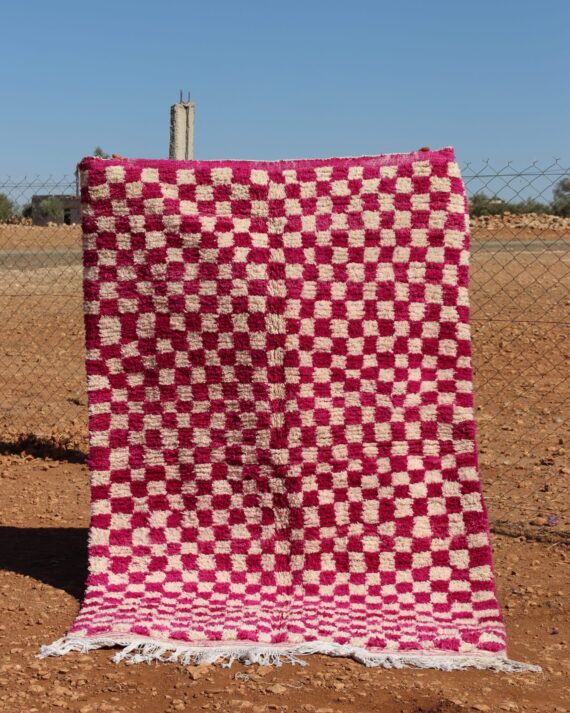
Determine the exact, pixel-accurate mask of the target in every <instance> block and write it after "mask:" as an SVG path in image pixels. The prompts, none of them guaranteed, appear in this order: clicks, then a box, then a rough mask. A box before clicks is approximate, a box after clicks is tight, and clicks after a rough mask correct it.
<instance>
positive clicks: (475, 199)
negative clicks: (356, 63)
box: [0, 146, 570, 222]
mask: <svg viewBox="0 0 570 713" xmlns="http://www.w3.org/2000/svg"><path fill="white" fill-rule="evenodd" d="M93 155H94V156H99V157H101V158H109V154H108V153H106V152H105V151H103V149H102V148H101V147H100V146H96V147H95V149H94V151H93ZM40 207H41V210H42V212H43V213H44V215H45V216H46V217H47V218H48V220H53V221H54V222H58V221H60V220H61V218H62V215H63V208H62V205H61V201H60V200H59V199H58V198H56V197H55V196H50V197H48V198H45V199H44V200H43V201H42V202H41V206H40ZM31 212H32V211H31V205H30V203H26V204H25V205H23V206H22V207H19V206H18V205H17V204H16V203H15V202H14V201H13V200H11V199H10V198H9V196H7V195H6V194H5V193H0V222H5V221H8V220H10V219H12V218H16V217H23V218H29V217H30V216H31ZM469 212H470V214H471V215H472V216H474V217H477V216H479V215H502V214H503V213H515V214H522V213H549V214H551V215H560V216H562V217H570V178H563V179H562V180H560V181H558V183H557V184H556V186H555V188H554V191H553V193H552V200H551V201H550V203H542V202H541V201H537V200H536V199H535V198H526V199H525V200H522V201H513V202H509V201H505V200H503V199H502V198H499V197H498V196H488V195H486V194H485V193H474V194H473V195H472V196H471V197H470V198H469Z"/></svg>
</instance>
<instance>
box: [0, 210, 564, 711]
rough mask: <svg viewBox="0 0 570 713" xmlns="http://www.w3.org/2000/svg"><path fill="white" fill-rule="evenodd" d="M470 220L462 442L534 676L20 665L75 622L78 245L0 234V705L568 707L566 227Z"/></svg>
mask: <svg viewBox="0 0 570 713" xmlns="http://www.w3.org/2000/svg"><path fill="white" fill-rule="evenodd" d="M519 219H520V216H519V217H517V220H519ZM509 220H510V219H509ZM474 228H475V229H474V231H473V257H472V278H471V302H472V331H473V348H474V363H475V386H476V403H477V422H478V441H479V448H480V455H481V471H482V478H483V487H484V492H485V495H486V499H487V504H488V507H489V513H490V517H491V523H492V530H493V532H494V549H495V566H496V570H497V575H498V583H499V593H500V598H501V602H502V604H503V607H504V612H505V616H506V619H507V626H508V629H509V633H510V654H511V656H512V657H513V658H518V659H520V660H525V661H531V662H534V663H539V664H541V665H542V666H543V669H544V670H543V673H542V674H522V675H521V674H494V673H492V672H484V671H483V672H477V671H468V672H453V673H438V672H427V671H414V670H404V671H387V670H383V669H366V668H364V667H363V666H361V665H359V664H356V663H353V662H350V661H346V660H342V659H327V658H324V657H313V658H310V659H308V664H309V665H308V666H307V667H305V668H299V667H297V668H292V667H290V666H285V667H283V668H281V669H268V668H260V667H258V666H253V667H243V666H238V665H234V667H232V668H231V669H223V668H219V667H215V668H205V669H202V668H201V669H199V670H196V669H191V668H188V669H184V668H181V667H179V666H177V665H168V664H165V665H151V666H128V665H126V664H121V665H119V666H115V665H114V664H112V663H111V662H110V652H109V651H98V652H94V653H93V654H90V655H88V656H80V655H75V654H74V655H69V656H67V657H64V658H57V659H48V660H44V661H37V660H36V659H35V658H34V656H35V653H36V652H37V650H38V647H39V645H40V644H41V643H46V642H50V641H52V640H53V639H54V638H56V637H59V636H61V635H62V634H63V633H64V632H65V630H66V627H67V626H68V625H69V623H70V622H71V620H72V618H73V616H74V615H75V613H76V612H77V610H78V607H79V601H80V597H81V592H82V586H83V582H84V578H85V568H86V527H87V524H88V512H89V501H88V485H87V483H88V480H87V473H86V469H85V466H84V465H83V464H82V461H83V460H84V453H85V448H86V428H85V422H86V418H85V416H86V409H85V392H84V381H83V369H82V359H83V327H82V310H81V268H80V262H79V257H80V237H79V230H78V229H77V228H76V227H72V228H67V227H60V228H31V227H29V226H0V315H1V316H2V319H1V320H0V369H1V370H2V375H3V377H4V378H3V380H2V381H3V385H2V388H1V390H0V538H1V539H0V620H1V623H0V711H7V712H8V711H9V712H10V713H20V711H22V712H23V711H26V712H28V711H29V712H31V713H36V712H39V711H42V712H43V711H46V712H47V711H50V712H51V711H56V710H70V711H80V712H81V713H96V712H97V711H116V712H117V713H118V712H119V711H121V712H123V711H125V712H126V711H141V713H147V712H148V713H150V712H151V711H152V712H155V711H156V712H157V713H162V712H163V711H164V712H165V713H166V712H168V713H170V712H171V711H178V710H188V711H194V710H196V711H202V710H204V711H208V710H211V711H221V712H222V713H225V712H226V711H227V712H230V711H237V710H243V711H251V712H252V713H265V712H266V711H267V712H269V711H276V712H277V713H278V712H279V711H283V712H286V713H296V712H297V711H300V712H304V711H306V712H307V713H316V712H317V711H318V712H319V713H326V712H327V711H328V712H329V713H337V712H338V713H340V711H343V712H344V711H350V712H355V713H356V712H359V713H360V712H365V711H366V712H367V711H378V712H380V711H382V712H386V713H391V712H392V711H405V712H408V711H418V712H419V711H424V713H428V712H431V713H436V712H437V713H451V712H454V711H463V710H478V711H492V712H494V711H502V710H505V711H545V712H546V711H548V712H550V711H558V712H559V713H562V712H563V711H565V710H568V711H570V704H568V703H565V702H564V700H565V699H564V691H563V684H564V682H565V680H566V681H567V677H568V673H570V663H569V661H568V658H567V654H566V653H565V650H566V649H567V644H568V637H569V635H570V630H569V623H568V603H569V598H570V595H569V594H568V591H567V590H568V588H567V579H568V575H567V568H565V567H564V566H562V565H564V564H567V559H568V549H567V547H568V541H569V539H570V518H569V505H568V503H569V490H570V488H569V477H568V476H569V475H570V463H569V460H568V450H569V443H570V434H569V424H570V418H569V415H570V414H569V410H570V406H569V403H570V398H569V396H570V385H569V380H568V363H569V359H570V340H569V339H568V333H569V328H570V249H569V248H568V247H567V245H568V246H570V242H568V241H569V239H570V230H569V228H568V226H566V225H565V224H563V225H562V226H561V227H560V226H552V225H549V226H548V231H546V230H543V229H541V228H537V227H536V226H535V227H529V225H525V224H523V225H522V226H517V225H515V224H514V222H513V221H510V222H507V221H503V223H502V224H497V223H496V221H495V222H492V221H482V222H481V221H480V222H479V223H477V224H476V225H475V226H474ZM29 433H32V434H34V436H33V437H26V434H29ZM38 438H39V440H38ZM46 456H47V457H46ZM565 657H566V658H565Z"/></svg>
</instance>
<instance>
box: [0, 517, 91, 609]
mask: <svg viewBox="0 0 570 713" xmlns="http://www.w3.org/2000/svg"><path fill="white" fill-rule="evenodd" d="M87 533H88V530H87V529H86V528H83V527H61V528H52V527H37V528H35V527H0V569H4V570H8V571H11V572H17V573H18V574H25V575H27V576H28V577H33V578H34V579H37V580H39V581H41V582H44V583H45V584H49V585H50V586H51V587H57V588H58V589H62V590H63V591H65V592H67V593H68V594H71V595H72V596H73V597H75V598H76V599H79V600H80V599H81V598H82V597H83V593H84V590H85V580H86V577H87Z"/></svg>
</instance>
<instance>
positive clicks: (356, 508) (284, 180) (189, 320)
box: [41, 148, 534, 671]
mask: <svg viewBox="0 0 570 713" xmlns="http://www.w3.org/2000/svg"><path fill="white" fill-rule="evenodd" d="M80 174H81V187H82V188H81V191H82V203H83V232H84V266H85V273H84V275H85V277H84V294H85V326H86V335H87V337H86V338H87V374H88V396H89V434H90V455H89V468H90V473H91V494H92V516H91V528H90V538H89V578H88V583H87V592H86V595H85V600H84V602H83V605H82V607H81V611H80V613H79V615H78V616H77V618H76V620H75V622H74V623H73V625H72V627H71V629H70V631H69V633H68V635H67V636H66V637H64V638H63V639H60V640H59V641H57V642H55V643H54V644H52V645H50V646H45V647H43V649H42V652H41V655H50V654H62V653H66V652H68V651H86V650H89V649H92V648H97V647H101V646H120V647H122V649H121V650H120V651H119V653H118V654H117V656H116V657H115V658H116V659H117V660H121V659H123V658H129V659H130V660H131V661H135V662H136V661H148V660H152V659H159V660H167V661H173V660H178V661H182V662H183V663H188V662H191V661H196V662H204V661H208V662H210V661H215V660H218V659H222V660H224V661H225V662H230V663H231V661H233V660H236V659H237V660H240V661H245V662H266V663H267V662H273V663H279V662H281V661H283V660H289V661H295V662H299V661H302V659H299V656H302V655H303V654H309V653H314V652H320V653H327V654H332V655H340V656H350V657H353V658H355V659H357V660H358V661H361V662H363V663H365V664H367V665H370V666H375V665H384V666H404V665H409V664H411V665H416V666H423V667H435V668H441V669H456V668H464V667H467V666H475V667H477V668H494V669H499V670H510V671H512V670H528V669H529V668H530V669H532V668H534V667H529V666H525V665H524V664H518V663H516V662H512V661H509V660H508V659H507V658H506V649H505V647H506V641H505V628H504V625H503V620H502V617H501V613H500V610H499V606H498V603H497V597H496V594H495V583H494V576H493V569H492V562H491V550H490V546H489V530H488V525H487V515H486V511H485V505H484V503H483V499H482V496H481V488H480V483H479V471H478V461H477V449H476V440H475V422H474V413H473V391H472V364H471V342H470V331H469V305H468V279H469V233H468V224H467V207H466V198H465V193H464V187H463V183H462V180H461V176H460V172H459V170H458V166H457V164H456V162H455V157H454V152H453V150H452V149H451V148H445V149H441V150H439V151H431V152H430V151H419V152H416V153H411V154H392V155H386V156H366V157H361V158H332V159H315V160H313V159H308V160H291V161H276V162H270V161H188V162H175V161H152V160H127V159H110V160H106V159H101V158H87V159H84V160H83V161H82V163H81V164H80Z"/></svg>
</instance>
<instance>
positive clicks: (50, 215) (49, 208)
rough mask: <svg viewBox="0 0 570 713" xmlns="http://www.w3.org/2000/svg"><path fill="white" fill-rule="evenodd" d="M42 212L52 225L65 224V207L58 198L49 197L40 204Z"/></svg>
mask: <svg viewBox="0 0 570 713" xmlns="http://www.w3.org/2000/svg"><path fill="white" fill-rule="evenodd" d="M40 210H41V212H42V214H43V215H44V217H45V218H46V220H50V221H51V222H52V223H61V222H63V205H62V203H61V201H60V200H59V198H57V197H56V196H49V198H44V199H43V201H41V202H40Z"/></svg>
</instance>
